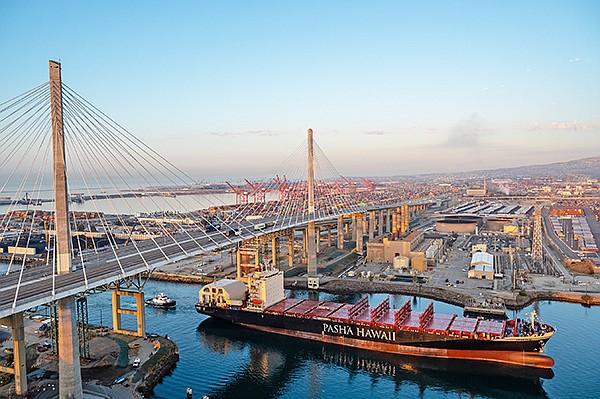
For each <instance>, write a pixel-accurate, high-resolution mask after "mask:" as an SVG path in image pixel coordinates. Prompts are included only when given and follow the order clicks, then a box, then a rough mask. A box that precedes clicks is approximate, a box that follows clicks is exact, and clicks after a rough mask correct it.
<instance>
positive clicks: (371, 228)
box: [369, 211, 375, 241]
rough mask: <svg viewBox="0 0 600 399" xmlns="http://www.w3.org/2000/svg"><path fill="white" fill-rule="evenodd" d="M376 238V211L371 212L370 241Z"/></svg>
mask: <svg viewBox="0 0 600 399" xmlns="http://www.w3.org/2000/svg"><path fill="white" fill-rule="evenodd" d="M373 238H375V211H369V241H373Z"/></svg>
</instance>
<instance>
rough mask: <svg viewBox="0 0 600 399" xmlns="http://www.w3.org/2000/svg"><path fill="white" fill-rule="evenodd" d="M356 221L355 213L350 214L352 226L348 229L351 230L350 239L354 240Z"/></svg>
mask: <svg viewBox="0 0 600 399" xmlns="http://www.w3.org/2000/svg"><path fill="white" fill-rule="evenodd" d="M357 224H358V223H357V222H356V215H352V226H351V227H350V230H352V240H356V227H357Z"/></svg>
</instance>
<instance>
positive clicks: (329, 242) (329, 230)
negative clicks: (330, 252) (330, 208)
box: [327, 226, 331, 247]
mask: <svg viewBox="0 0 600 399" xmlns="http://www.w3.org/2000/svg"><path fill="white" fill-rule="evenodd" d="M327 246H328V247H330V246H331V226H327Z"/></svg>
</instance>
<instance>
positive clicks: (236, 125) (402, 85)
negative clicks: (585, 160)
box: [0, 1, 600, 180]
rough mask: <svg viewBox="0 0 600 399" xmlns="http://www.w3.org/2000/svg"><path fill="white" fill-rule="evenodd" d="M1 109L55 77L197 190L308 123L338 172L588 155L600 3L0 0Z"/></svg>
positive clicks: (594, 123)
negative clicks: (58, 72) (188, 177)
mask: <svg viewBox="0 0 600 399" xmlns="http://www.w3.org/2000/svg"><path fill="white" fill-rule="evenodd" d="M0 54H1V55H2V73H1V74H0V101H4V100H6V99H8V98H11V97H13V96H15V95H17V94H20V93H22V92H24V91H25V90H27V89H29V88H31V87H34V86H36V85H38V84H40V83H42V82H44V81H46V80H47V60H48V59H57V60H58V59H60V60H61V62H62V64H63V80H64V81H65V83H67V84H68V85H69V86H70V87H71V88H73V89H75V90H76V91H77V92H78V93H80V94H81V95H82V96H84V97H85V98H87V99H88V100H89V101H91V102H92V103H93V104H95V105H96V106H97V107H98V108H100V109H102V110H103V111H104V112H106V113H107V114H108V115H110V116H111V117H112V118H113V119H115V120H117V121H118V122H119V123H120V124H121V125H123V126H125V127H126V128H127V129H129V130H130V131H131V132H132V133H133V134H135V135H136V136H138V137H139V138H141V139H142V140H144V141H145V142H146V143H148V144H149V145H150V146H152V147H154V148H156V149H158V150H159V151H160V152H161V153H162V154H163V155H164V156H166V157H167V158H168V159H170V160H172V161H173V162H174V163H176V164H177V165H179V166H180V167H182V168H183V169H185V170H187V171H189V172H190V173H192V174H193V175H194V176H197V177H198V178H199V179H200V178H201V179H203V180H215V179H221V178H225V177H226V178H236V177H242V176H244V175H260V174H272V172H274V171H276V169H277V167H278V166H279V165H280V164H281V163H282V162H283V160H284V159H285V158H286V156H287V155H289V154H290V153H291V152H292V151H293V150H294V149H295V148H296V147H297V145H299V144H300V143H301V142H302V141H303V140H304V137H305V132H306V129H307V128H308V127H312V128H313V129H314V130H315V138H316V140H317V141H318V143H319V144H320V146H321V147H322V148H323V150H324V151H325V152H326V153H327V154H328V156H329V158H330V159H331V161H332V162H333V164H334V165H335V166H336V167H337V169H338V171H339V172H340V173H341V174H344V175H353V176H357V175H362V176H373V175H392V174H412V173H428V172H443V171H461V170H472V169H482V168H498V167H507V166H518V165H527V164H534V163H547V162H555V161H565V160H570V159H576V158H581V157H586V156H597V155H600V73H599V72H598V71H600V2H598V1H527V2H523V1H496V2H492V1H423V2H421V1H410V2H409V1H375V2H371V1H298V2H291V1H177V2H166V1H144V2H141V1H137V2H135V1H134V2H111V1H102V2H88V1H84V2H75V1H71V2H68V1H51V2H48V1H28V2H22V1H2V2H0Z"/></svg>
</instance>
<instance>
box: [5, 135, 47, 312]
mask: <svg viewBox="0 0 600 399" xmlns="http://www.w3.org/2000/svg"><path fill="white" fill-rule="evenodd" d="M42 148H45V153H44V156H43V160H42V165H45V164H46V161H47V160H48V155H49V153H50V146H44V147H42ZM30 169H31V168H30ZM43 181H44V173H43V168H39V169H38V173H37V176H36V182H35V184H34V187H35V188H37V190H38V191H39V190H40V188H41V187H42V186H43ZM36 212H37V211H36V210H34V211H33V214H32V216H31V223H30V225H29V228H28V229H27V231H28V233H27V242H26V244H25V248H30V244H31V236H32V232H33V230H34V223H35V220H36ZM23 222H25V218H23ZM20 235H21V230H20V231H19V236H18V238H17V242H16V244H15V249H16V248H18V247H19V246H20V242H19V241H20ZM13 255H14V254H13ZM27 255H28V253H27V251H26V252H25V253H24V254H23V261H22V263H21V269H20V271H19V280H18V282H17V287H16V290H15V297H14V300H13V304H12V309H13V310H14V309H15V308H16V306H17V299H18V297H19V289H20V288H21V282H22V279H23V272H24V271H25V265H26V263H27ZM12 259H14V256H13V258H12ZM12 259H11V261H12ZM7 270H10V265H9V268H8V269H7ZM7 273H8V271H7Z"/></svg>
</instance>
